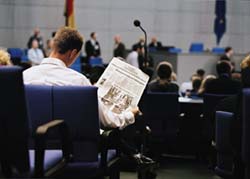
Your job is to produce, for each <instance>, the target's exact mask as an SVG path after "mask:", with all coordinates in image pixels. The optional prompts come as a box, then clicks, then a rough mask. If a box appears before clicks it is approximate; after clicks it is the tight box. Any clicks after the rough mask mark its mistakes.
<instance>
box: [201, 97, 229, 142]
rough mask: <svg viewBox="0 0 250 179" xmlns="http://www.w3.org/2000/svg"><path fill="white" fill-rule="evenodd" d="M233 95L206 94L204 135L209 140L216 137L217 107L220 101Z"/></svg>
mask: <svg viewBox="0 0 250 179" xmlns="http://www.w3.org/2000/svg"><path fill="white" fill-rule="evenodd" d="M229 96H232V95H225V94H209V93H205V94H204V104H203V117H204V122H205V125H204V127H205V128H204V131H203V132H204V135H205V137H206V138H207V139H208V140H212V139H214V137H215V108H216V106H217V105H218V104H219V102H220V101H221V100H222V99H224V98H226V97H229Z"/></svg>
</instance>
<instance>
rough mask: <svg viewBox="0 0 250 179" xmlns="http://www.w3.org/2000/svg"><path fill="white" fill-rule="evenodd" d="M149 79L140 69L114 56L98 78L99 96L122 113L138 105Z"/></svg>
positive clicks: (113, 108)
mask: <svg viewBox="0 0 250 179" xmlns="http://www.w3.org/2000/svg"><path fill="white" fill-rule="evenodd" d="M148 80H149V77H148V75H146V74H145V73H143V72H142V71H141V70H140V69H138V68H136V67H134V66H132V65H130V64H127V63H126V62H123V61H122V60H120V59H118V58H113V59H112V60H111V62H110V64H109V65H108V67H107V68H106V70H105V71H104V73H103V74H102V76H101V78H100V79H99V80H98V82H97V84H96V86H97V87H98V88H99V89H98V96H99V97H100V98H101V100H102V102H103V103H104V105H106V106H107V107H108V108H110V109H111V110H112V111H113V112H114V113H117V114H120V113H122V112H123V111H125V110H126V109H128V108H129V107H136V106H137V105H138V103H139V101H140V98H141V96H142V93H143V91H144V89H145V87H146V85H147V82H148Z"/></svg>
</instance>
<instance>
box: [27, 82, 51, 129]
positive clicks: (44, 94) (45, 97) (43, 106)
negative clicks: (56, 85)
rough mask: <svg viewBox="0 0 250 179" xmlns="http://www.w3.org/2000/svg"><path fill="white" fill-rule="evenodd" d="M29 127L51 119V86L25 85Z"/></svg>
mask: <svg viewBox="0 0 250 179" xmlns="http://www.w3.org/2000/svg"><path fill="white" fill-rule="evenodd" d="M25 93H26V101H27V111H28V116H29V120H30V124H31V126H30V127H31V129H36V128H37V127H38V126H40V125H42V124H45V123H47V122H49V121H51V120H53V105H52V100H53V99H52V86H41V85H25Z"/></svg>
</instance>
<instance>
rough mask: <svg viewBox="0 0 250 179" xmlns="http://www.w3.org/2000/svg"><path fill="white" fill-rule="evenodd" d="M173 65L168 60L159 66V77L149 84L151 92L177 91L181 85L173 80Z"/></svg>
mask: <svg viewBox="0 0 250 179" xmlns="http://www.w3.org/2000/svg"><path fill="white" fill-rule="evenodd" d="M172 71H173V70H172V65H171V64H170V63H168V62H161V63H159V65H158V67H157V76H158V77H157V78H156V79H155V80H153V81H151V82H150V83H149V84H148V91H149V92H176V93H178V91H179V86H178V85H177V84H175V83H172V82H171V78H172Z"/></svg>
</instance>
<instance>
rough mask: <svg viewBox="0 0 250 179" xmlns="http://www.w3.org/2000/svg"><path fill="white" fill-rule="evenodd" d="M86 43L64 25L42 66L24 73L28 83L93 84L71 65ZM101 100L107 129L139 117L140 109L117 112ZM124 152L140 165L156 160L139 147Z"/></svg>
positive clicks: (100, 112) (100, 105)
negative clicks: (141, 151) (140, 151)
mask: <svg viewBox="0 0 250 179" xmlns="http://www.w3.org/2000/svg"><path fill="white" fill-rule="evenodd" d="M82 45H83V37H82V36H81V34H80V33H79V32H78V31H77V30H75V29H72V28H69V27H63V28H60V29H59V30H58V31H57V33H56V35H55V37H54V41H53V45H52V51H51V54H50V56H49V58H44V59H43V60H42V62H41V64H40V65H38V66H33V67H32V68H29V69H27V70H25V71H24V72H23V79H24V83H25V84H34V85H55V86H91V83H90V82H89V80H88V79H87V78H86V77H85V76H84V75H82V74H81V73H78V72H76V71H74V70H72V69H70V68H68V67H69V66H70V65H71V64H73V63H74V61H75V60H76V58H77V57H78V56H79V54H80V50H81V48H82ZM98 101H99V117H100V122H101V126H102V127H103V128H104V129H105V128H113V129H114V128H119V129H123V128H125V127H126V126H128V125H130V124H133V123H134V122H135V116H136V115H137V114H138V113H139V109H138V108H131V109H128V110H127V111H124V112H122V113H121V114H116V113H113V112H112V111H111V110H110V109H109V108H108V107H106V106H105V105H104V104H103V102H102V101H101V100H100V99H99V100H98ZM116 143H119V144H122V142H121V141H116ZM122 147H123V146H121V147H120V148H122ZM128 151H129V152H128ZM123 152H124V153H126V154H128V155H130V156H131V157H133V159H135V160H136V161H138V163H139V164H140V163H143V162H144V161H146V162H152V160H150V159H148V158H146V157H144V156H143V155H140V154H139V153H138V152H137V151H136V150H124V151H123Z"/></svg>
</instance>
